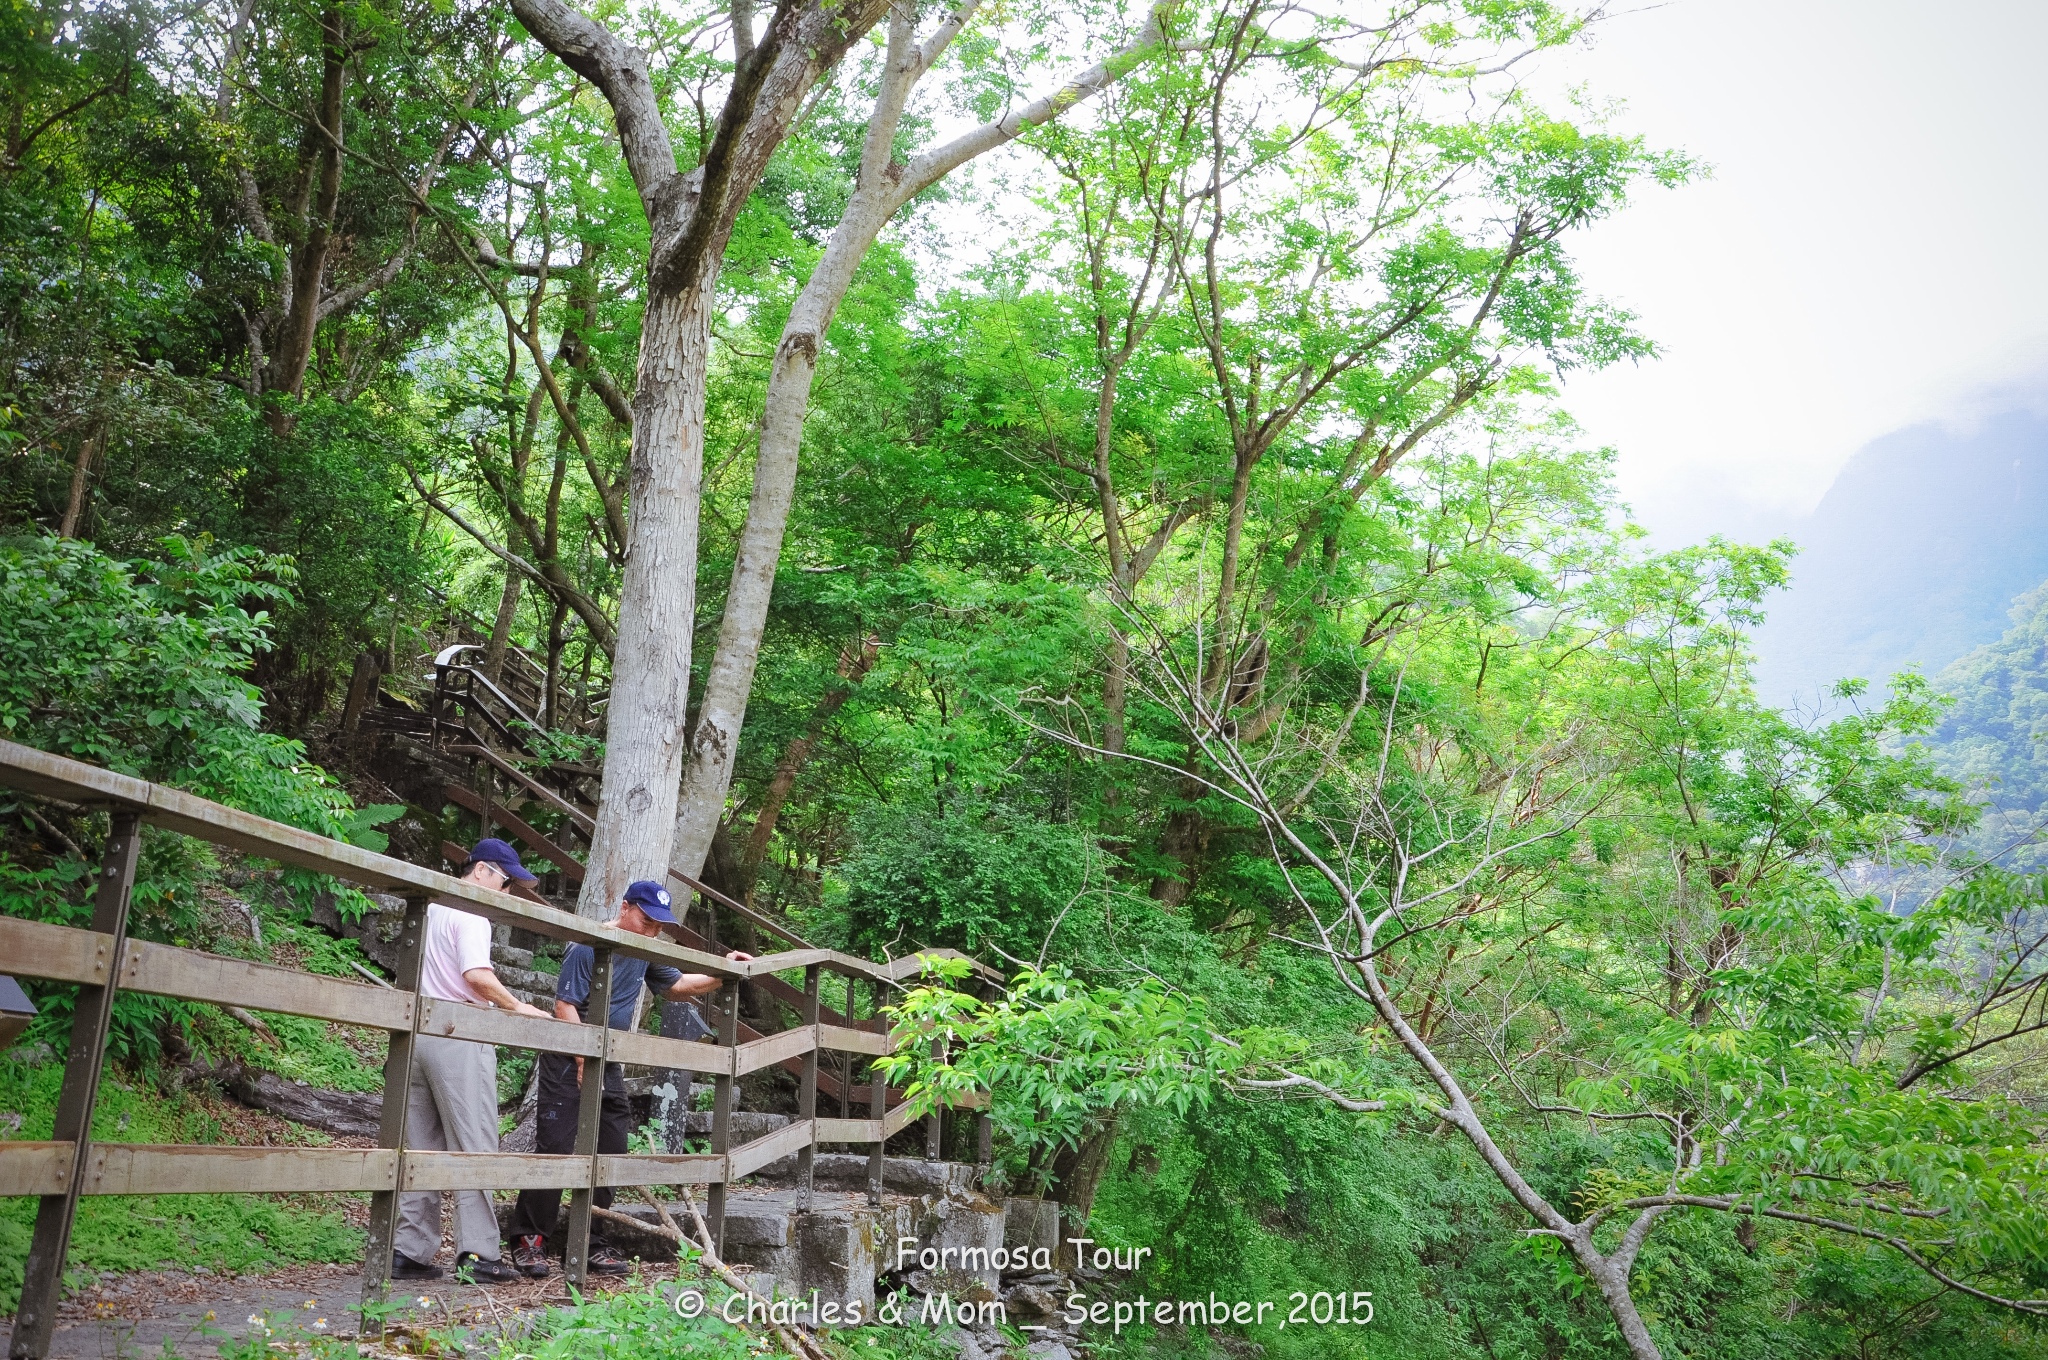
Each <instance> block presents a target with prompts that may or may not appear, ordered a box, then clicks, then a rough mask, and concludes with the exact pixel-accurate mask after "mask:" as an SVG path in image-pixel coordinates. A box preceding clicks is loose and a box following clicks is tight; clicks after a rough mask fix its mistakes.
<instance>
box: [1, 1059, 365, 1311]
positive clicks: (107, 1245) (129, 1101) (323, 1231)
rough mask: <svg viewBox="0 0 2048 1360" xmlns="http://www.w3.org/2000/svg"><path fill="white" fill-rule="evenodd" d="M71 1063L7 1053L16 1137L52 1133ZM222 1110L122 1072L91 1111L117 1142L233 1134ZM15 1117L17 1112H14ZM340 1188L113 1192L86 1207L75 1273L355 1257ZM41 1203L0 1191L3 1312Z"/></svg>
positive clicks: (74, 1240) (309, 1135)
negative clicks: (318, 1191) (32, 1060)
mask: <svg viewBox="0 0 2048 1360" xmlns="http://www.w3.org/2000/svg"><path fill="white" fill-rule="evenodd" d="M63 1078H64V1071H63V1068H62V1067H61V1066H60V1065H58V1064H57V1063H54V1062H52V1063H44V1064H41V1065H38V1066H29V1065H27V1064H25V1063H22V1062H20V1061H17V1060H13V1059H11V1058H9V1057H7V1056H5V1055H0V1111H4V1112H6V1113H7V1114H10V1115H11V1114H19V1115H21V1116H22V1121H21V1126H20V1128H19V1129H17V1130H15V1132H14V1133H13V1135H12V1136H13V1137H15V1138H25V1139H38V1138H48V1137H49V1136H50V1133H51V1125H52V1123H53V1122H54V1119H55V1112H56V1105H57V1092H58V1089H59V1087H60V1086H61V1085H62V1083H63ZM223 1116H228V1117H230V1118H232V1117H235V1116H234V1115H233V1114H232V1113H231V1112H229V1111H226V1110H225V1109H221V1110H216V1109H215V1108H212V1107H209V1105H208V1103H207V1102H206V1101H205V1100H204V1099H203V1098H202V1097H200V1096H198V1095H196V1094H194V1093H192V1092H176V1093H166V1092H163V1091H159V1090H157V1089H155V1088H154V1087H149V1086H142V1085H133V1086H131V1085H129V1084H128V1083H127V1082H126V1081H125V1080H123V1079H122V1077H121V1075H120V1074H119V1073H117V1072H112V1071H110V1072H108V1073H107V1074H106V1075H105V1076H104V1077H102V1078H101V1080H100V1093H99V1101H98V1104H97V1106H96V1107H95V1109H94V1110H93V1137H94V1138H95V1139H103V1140H105V1141H107V1142H117V1143H213V1144H218V1143H222V1142H234V1141H238V1140H237V1139H235V1138H231V1137H229V1136H227V1135H228V1134H229V1131H230V1130H229V1125H228V1123H226V1122H224V1118H223ZM6 1122H7V1123H9V1124H11V1123H12V1122H13V1121H12V1120H11V1119H8V1120H7V1121H6ZM273 1122H274V1124H275V1126H276V1127H275V1129H271V1130H270V1131H271V1133H272V1138H271V1141H272V1142H277V1141H279V1138H278V1135H279V1134H280V1133H282V1134H283V1135H284V1136H286V1137H290V1136H292V1135H297V1136H298V1140H299V1141H300V1142H302V1143H303V1144H304V1145H306V1146H318V1145H321V1144H324V1143H326V1142H327V1141H328V1140H327V1139H326V1137H325V1136H324V1135H322V1134H319V1133H317V1132H315V1131H313V1130H310V1129H300V1128H299V1127H298V1126H297V1125H293V1124H287V1123H285V1122H284V1121H281V1120H280V1121H273ZM266 1127H268V1126H266ZM343 1202H345V1197H344V1196H339V1195H136V1196H126V1195H109V1196H94V1197H92V1198H89V1199H86V1200H83V1201H81V1202H80V1204H79V1206H78V1221H77V1226H76V1227H75V1228H74V1229H73V1230H72V1234H71V1251H70V1255H69V1258H68V1261H67V1265H68V1267H69V1269H68V1272H67V1278H68V1279H70V1280H72V1281H74V1282H78V1281H82V1280H83V1278H84V1275H85V1272H87V1271H123V1270H150V1269H156V1268H160V1267H165V1266H174V1267H177V1268H179V1269H184V1270H190V1269H193V1268H194V1267H197V1266H206V1267H208V1268H210V1269H213V1270H217V1271H237V1272H239V1271H247V1270H254V1269H258V1268H261V1267H265V1266H274V1265H286V1264H297V1263H302V1262H309V1261H350V1260H358V1259H360V1258H361V1256H362V1252H363V1241H364V1238H363V1234H362V1232H361V1231H360V1230H358V1229H356V1228H352V1227H350V1226H349V1224H348V1221H347V1219H346V1218H345V1217H344V1216H343V1213H342V1210H341V1205H342V1203H343ZM35 1214H36V1201H35V1200H33V1199H26V1198H18V1199H0V1311H5V1312H9V1313H11V1312H13V1311H14V1309H15V1307H16V1305H17V1304H18V1303H19V1302H20V1299H21V1281H22V1268H23V1264H24V1262H25V1261H26V1260H27V1257H28V1247H29V1239H30V1234H31V1230H32V1228H33V1226H34V1223H35Z"/></svg>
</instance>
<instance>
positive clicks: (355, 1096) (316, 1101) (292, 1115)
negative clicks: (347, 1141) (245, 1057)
mask: <svg viewBox="0 0 2048 1360" xmlns="http://www.w3.org/2000/svg"><path fill="white" fill-rule="evenodd" d="M211 1075H212V1077H213V1079H214V1080H216V1081H218V1082H219V1083H220V1085H221V1089H223V1090H224V1091H226V1092H227V1093H228V1094H229V1095H230V1096H233V1097H234V1098H235V1099H236V1100H237V1101H239V1102H241V1103H242V1104H244V1105H247V1106H248V1107H249V1108H250V1109H252V1110H262V1111H263V1112H264V1113H265V1114H274V1115H278V1116H280V1117H282V1118H285V1119H289V1120H291V1121H292V1122H293V1123H295V1124H304V1125H306V1126H307V1127H308V1128H314V1129H319V1130H321V1131H322V1132H325V1133H338V1134H341V1135H342V1136H344V1137H349V1138H375V1137H376V1136H377V1132H378V1124H379V1121H380V1120H381V1119H382V1117H383V1113H384V1096H383V1094H382V1093H381V1092H377V1091H331V1090H328V1089H327V1088H326V1087H322V1086H308V1085H306V1084H304V1083H303V1082H296V1081H288V1080H286V1079H285V1078H283V1077H280V1076H278V1075H277V1073H275V1072H265V1071H263V1070H262V1069H261V1068H254V1067H244V1066H243V1065H242V1064H240V1063H230V1064H229V1065H228V1066H226V1067H223V1068H216V1069H214V1071H213V1072H212V1073H211Z"/></svg>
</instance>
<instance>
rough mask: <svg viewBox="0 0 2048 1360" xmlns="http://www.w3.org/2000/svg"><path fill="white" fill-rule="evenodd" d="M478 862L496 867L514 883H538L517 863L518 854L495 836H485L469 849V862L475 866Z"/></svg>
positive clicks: (522, 865) (523, 866)
mask: <svg viewBox="0 0 2048 1360" xmlns="http://www.w3.org/2000/svg"><path fill="white" fill-rule="evenodd" d="M478 860H482V861H483V862H484V863H485V864H495V865H497V866H498V867H499V868H500V869H503V870H504V871H505V877H507V878H509V879H511V880H512V881H513V882H515V883H535V882H538V881H539V880H538V879H536V878H535V877H534V876H533V875H532V874H531V873H529V872H527V868H526V866H525V865H524V864H521V863H520V862H519V852H518V851H517V850H514V849H513V848H512V847H511V846H509V845H507V844H505V842H503V841H501V840H499V839H498V838H497V837H495V836H486V837H484V838H483V839H482V840H480V841H478V842H477V843H476V844H475V845H472V846H471V847H470V848H469V862H470V863H471V864H475V863H476V862H477V861H478ZM465 867H466V866H465Z"/></svg>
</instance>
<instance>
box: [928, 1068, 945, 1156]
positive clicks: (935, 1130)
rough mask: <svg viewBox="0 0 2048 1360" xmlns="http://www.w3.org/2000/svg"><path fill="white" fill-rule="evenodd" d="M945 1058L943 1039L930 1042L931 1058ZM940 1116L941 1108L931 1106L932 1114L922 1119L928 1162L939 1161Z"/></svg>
mask: <svg viewBox="0 0 2048 1360" xmlns="http://www.w3.org/2000/svg"><path fill="white" fill-rule="evenodd" d="M945 1056H946V1041H945V1040H944V1039H934V1040H932V1057H933V1058H934V1059H939V1058H943V1057H945ZM942 1114H943V1109H942V1107H940V1106H937V1105H934V1106H932V1112H931V1113H930V1114H928V1115H926V1116H925V1117H924V1159H925V1160H926V1161H928V1162H936V1161H937V1160H939V1146H940V1145H939V1128H940V1126H939V1120H940V1118H941V1116H942Z"/></svg>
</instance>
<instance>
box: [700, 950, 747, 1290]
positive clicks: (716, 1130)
mask: <svg viewBox="0 0 2048 1360" xmlns="http://www.w3.org/2000/svg"><path fill="white" fill-rule="evenodd" d="M718 1042H719V1043H721V1044H723V1045H724V1046H725V1056H726V1067H725V1071H723V1072H721V1073H719V1074H718V1075H717V1076H716V1077H715V1078H713V1080H712V1083H711V1087H712V1091H713V1099H712V1105H711V1151H712V1152H713V1153H714V1154H716V1155H717V1156H720V1157H723V1156H724V1155H725V1154H726V1153H728V1152H730V1151H732V1107H733V1075H732V1056H733V1050H734V1049H735V1048H737V1047H738V1046H739V1042H740V989H739V984H738V983H736V982H727V983H726V984H725V985H724V986H722V987H720V988H719V989H718ZM728 1165H730V1164H728ZM725 1191H726V1183H725V1180H724V1179H723V1178H720V1179H719V1180H718V1181H716V1182H714V1183H713V1184H712V1186H711V1190H710V1192H709V1193H708V1194H706V1195H705V1197H704V1199H705V1206H706V1208H708V1209H709V1210H710V1213H709V1214H708V1216H707V1217H708V1218H709V1223H708V1224H707V1226H708V1227H709V1228H710V1229H711V1245H712V1248H713V1250H715V1251H716V1252H717V1253H718V1255H719V1256H720V1257H721V1258H722V1257H723V1256H724V1255H725Z"/></svg>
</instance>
